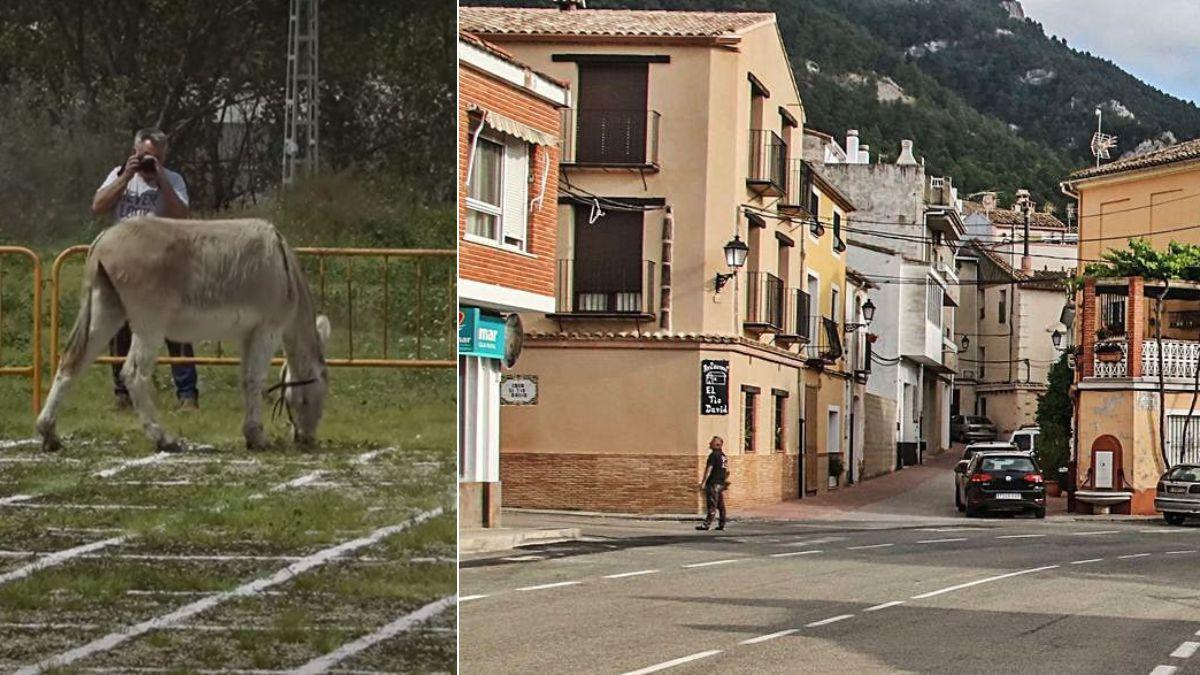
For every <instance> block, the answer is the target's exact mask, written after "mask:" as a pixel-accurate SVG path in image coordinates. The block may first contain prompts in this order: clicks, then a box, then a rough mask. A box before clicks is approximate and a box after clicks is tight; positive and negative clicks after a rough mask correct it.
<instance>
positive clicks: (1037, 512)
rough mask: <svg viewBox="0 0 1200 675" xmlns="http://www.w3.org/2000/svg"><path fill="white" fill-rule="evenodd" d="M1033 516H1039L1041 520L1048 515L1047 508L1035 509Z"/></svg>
mask: <svg viewBox="0 0 1200 675" xmlns="http://www.w3.org/2000/svg"><path fill="white" fill-rule="evenodd" d="M1033 517H1034V518H1037V519H1039V520H1040V519H1042V518H1045V517H1046V509H1045V508H1040V509H1034V511H1033Z"/></svg>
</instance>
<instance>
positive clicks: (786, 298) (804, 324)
mask: <svg viewBox="0 0 1200 675" xmlns="http://www.w3.org/2000/svg"><path fill="white" fill-rule="evenodd" d="M809 305H810V300H809V297H808V293H805V292H804V291H802V290H800V289H799V288H785V289H784V291H783V326H782V327H781V328H780V330H779V335H777V336H775V340H776V342H787V341H803V342H807V341H809V340H810V339H812V326H811V324H812V322H811V321H810V320H809V317H808V312H809Z"/></svg>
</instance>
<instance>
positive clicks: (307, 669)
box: [293, 596, 454, 675]
mask: <svg viewBox="0 0 1200 675" xmlns="http://www.w3.org/2000/svg"><path fill="white" fill-rule="evenodd" d="M453 606H454V596H450V597H446V598H442V599H441V600H438V601H436V602H431V603H429V604H428V605H425V606H424V607H422V608H420V609H418V610H417V611H415V612H413V613H411V614H407V615H405V616H402V617H400V618H399V619H396V620H395V621H393V622H391V623H389V624H388V625H386V626H384V627H383V628H380V629H379V630H377V631H375V632H373V633H368V634H367V635H364V636H362V637H360V638H358V639H357V640H355V641H353V642H347V643H346V644H344V645H342V646H341V647H338V648H337V649H335V650H333V651H332V652H329V653H328V654H325V655H324V656H320V657H317V658H315V659H313V660H312V661H309V662H308V663H306V664H304V665H302V666H300V667H299V668H297V669H295V670H294V671H293V672H294V673H295V675H317V674H318V673H324V672H326V671H328V670H329V669H330V668H332V667H334V666H335V665H337V664H338V663H341V662H342V661H344V660H346V659H347V658H349V657H351V656H354V655H355V654H357V653H359V652H361V651H363V650H365V649H367V648H369V647H371V646H372V645H375V644H377V643H380V642H383V641H384V640H387V639H389V638H391V637H394V636H396V635H399V634H400V633H403V632H405V631H407V630H408V629H409V628H412V627H413V626H415V625H417V624H419V623H421V622H423V621H426V620H427V619H429V618H431V617H433V616H435V615H437V614H439V613H441V612H443V611H445V610H446V609H447V608H449V607H453Z"/></svg>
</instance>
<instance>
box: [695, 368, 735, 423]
mask: <svg viewBox="0 0 1200 675" xmlns="http://www.w3.org/2000/svg"><path fill="white" fill-rule="evenodd" d="M700 414H701V415H728V414H729V362H728V361H711V360H707V359H706V360H704V361H701V362H700Z"/></svg>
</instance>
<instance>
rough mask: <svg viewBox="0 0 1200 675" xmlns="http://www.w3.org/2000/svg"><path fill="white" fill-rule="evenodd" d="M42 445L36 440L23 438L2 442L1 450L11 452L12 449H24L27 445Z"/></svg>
mask: <svg viewBox="0 0 1200 675" xmlns="http://www.w3.org/2000/svg"><path fill="white" fill-rule="evenodd" d="M39 443H41V441H39V440H38V439H36V438H22V439H19V440H15V441H0V450H11V449H12V448H23V447H25V446H26V445H37V444H39Z"/></svg>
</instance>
